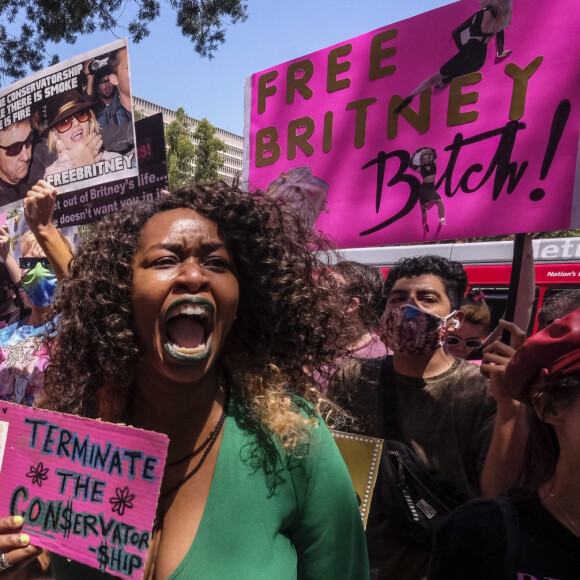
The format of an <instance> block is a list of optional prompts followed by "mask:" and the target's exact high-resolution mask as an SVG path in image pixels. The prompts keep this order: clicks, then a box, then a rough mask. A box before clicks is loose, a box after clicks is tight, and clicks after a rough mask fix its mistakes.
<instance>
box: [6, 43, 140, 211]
mask: <svg viewBox="0 0 580 580" xmlns="http://www.w3.org/2000/svg"><path fill="white" fill-rule="evenodd" d="M136 174H137V159H136V152H135V131H134V126H133V114H132V106H131V87H130V72H129V55H128V51H127V41H126V40H118V41H116V42H113V43H111V44H108V45H106V46H103V47H100V48H97V49H94V50H92V51H90V52H87V53H84V54H82V55H79V56H76V57H74V58H72V59H69V60H66V61H64V62H62V63H59V64H57V65H54V66H51V67H49V68H47V69H45V70H42V71H40V72H37V73H35V74H33V75H30V76H28V77H26V78H25V79H22V80H20V81H18V82H16V83H14V84H12V85H10V86H8V87H6V88H4V89H2V90H0V207H1V206H4V205H6V204H9V203H13V202H15V201H17V200H19V199H22V198H23V197H24V196H25V195H26V191H27V190H28V189H29V188H30V186H31V185H33V184H34V183H36V181H38V179H41V178H44V179H46V180H47V181H48V182H49V183H51V184H53V185H55V186H56V187H57V188H58V190H59V193H63V192H66V191H73V190H76V189H79V188H83V187H84V188H86V187H91V186H94V185H97V184H99V185H101V184H104V183H108V182H110V181H115V180H119V179H124V178H129V177H132V176H135V175H136Z"/></svg>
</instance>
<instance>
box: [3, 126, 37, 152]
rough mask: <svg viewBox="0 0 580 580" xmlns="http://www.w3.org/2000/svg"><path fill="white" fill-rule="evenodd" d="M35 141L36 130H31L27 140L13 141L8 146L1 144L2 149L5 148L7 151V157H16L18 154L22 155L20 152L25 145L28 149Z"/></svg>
mask: <svg viewBox="0 0 580 580" xmlns="http://www.w3.org/2000/svg"><path fill="white" fill-rule="evenodd" d="M33 141H34V131H31V132H30V135H28V137H26V141H16V143H12V145H7V146H4V145H0V149H4V151H6V156H7V157H16V156H17V155H20V152H21V151H22V148H23V147H26V148H27V149H28V147H30V146H31V145H32V142H33Z"/></svg>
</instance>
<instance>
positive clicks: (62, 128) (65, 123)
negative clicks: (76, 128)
mask: <svg viewBox="0 0 580 580" xmlns="http://www.w3.org/2000/svg"><path fill="white" fill-rule="evenodd" d="M73 118H74V119H76V120H77V121H78V122H79V123H86V122H87V121H88V120H89V119H90V118H91V114H90V112H89V110H88V109H85V110H84V111H79V112H78V113H73V114H72V115H70V116H69V117H65V118H64V119H63V120H62V121H59V122H58V123H57V124H56V125H55V126H54V128H55V129H56V130H57V131H58V132H59V133H66V132H67V131H68V130H69V129H70V128H71V127H72V124H73Z"/></svg>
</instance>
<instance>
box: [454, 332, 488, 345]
mask: <svg viewBox="0 0 580 580" xmlns="http://www.w3.org/2000/svg"><path fill="white" fill-rule="evenodd" d="M460 342H462V343H463V344H464V345H465V346H466V347H467V348H480V347H481V345H482V344H483V342H481V340H477V338H468V339H467V340H463V339H461V338H459V337H458V336H453V335H451V334H450V335H449V336H448V337H447V344H448V345H449V346H457V345H458V344H459V343H460Z"/></svg>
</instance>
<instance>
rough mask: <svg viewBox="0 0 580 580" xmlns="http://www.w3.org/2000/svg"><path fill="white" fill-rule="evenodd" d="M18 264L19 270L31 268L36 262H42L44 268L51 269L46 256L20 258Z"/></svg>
mask: <svg viewBox="0 0 580 580" xmlns="http://www.w3.org/2000/svg"><path fill="white" fill-rule="evenodd" d="M18 264H19V266H20V269H21V270H32V269H33V268H35V267H36V265H37V264H42V266H43V267H44V268H46V269H52V266H51V265H50V262H49V261H48V258H20V259H19V260H18Z"/></svg>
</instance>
